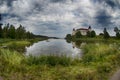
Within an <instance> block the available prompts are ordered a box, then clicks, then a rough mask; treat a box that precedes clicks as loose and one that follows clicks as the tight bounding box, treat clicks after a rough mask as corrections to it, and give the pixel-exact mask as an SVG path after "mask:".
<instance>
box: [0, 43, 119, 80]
mask: <svg viewBox="0 0 120 80" xmlns="http://www.w3.org/2000/svg"><path fill="white" fill-rule="evenodd" d="M8 43H9V45H11V44H12V42H8ZM8 43H7V44H8ZM15 43H16V44H17V45H18V44H19V45H23V44H21V42H19V41H16V42H15ZM23 43H24V44H28V43H26V42H24V41H23ZM82 48H83V51H84V55H83V57H82V58H81V59H78V58H76V59H72V58H69V57H66V56H53V55H51V56H38V57H34V56H24V55H23V54H20V53H19V52H17V51H14V50H11V49H10V50H9V49H0V77H2V78H3V79H4V80H108V79H109V77H110V76H111V75H112V74H113V73H114V72H115V71H116V70H117V69H119V66H120V50H119V49H118V48H119V46H117V45H115V44H114V45H108V44H104V43H99V44H95V43H94V44H90V43H89V44H87V45H85V46H83V47H82Z"/></svg>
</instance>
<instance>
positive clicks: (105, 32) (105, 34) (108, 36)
mask: <svg viewBox="0 0 120 80" xmlns="http://www.w3.org/2000/svg"><path fill="white" fill-rule="evenodd" d="M103 32H104V39H108V38H110V35H109V33H108V32H107V29H106V28H104V31H103Z"/></svg>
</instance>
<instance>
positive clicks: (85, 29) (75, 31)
mask: <svg viewBox="0 0 120 80" xmlns="http://www.w3.org/2000/svg"><path fill="white" fill-rule="evenodd" d="M78 31H80V32H81V34H82V35H87V32H88V31H90V32H91V31H92V29H91V26H89V27H88V28H79V29H75V28H73V32H72V35H75V34H76V33H77V32H78Z"/></svg>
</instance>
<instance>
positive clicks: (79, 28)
mask: <svg viewBox="0 0 120 80" xmlns="http://www.w3.org/2000/svg"><path fill="white" fill-rule="evenodd" d="M77 30H86V31H88V30H89V29H87V28H79V29H77Z"/></svg>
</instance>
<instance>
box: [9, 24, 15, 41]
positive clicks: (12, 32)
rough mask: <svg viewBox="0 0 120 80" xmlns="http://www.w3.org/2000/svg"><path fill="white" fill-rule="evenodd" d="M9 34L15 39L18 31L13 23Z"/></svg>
mask: <svg viewBox="0 0 120 80" xmlns="http://www.w3.org/2000/svg"><path fill="white" fill-rule="evenodd" d="M8 35H9V37H10V38H12V39H15V37H16V36H15V35H16V32H15V27H14V26H13V25H10V28H9V31H8Z"/></svg>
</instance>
